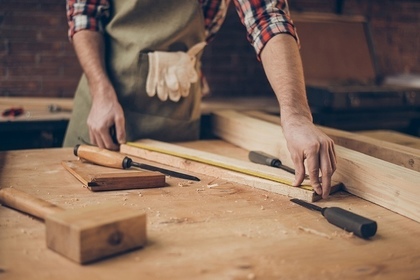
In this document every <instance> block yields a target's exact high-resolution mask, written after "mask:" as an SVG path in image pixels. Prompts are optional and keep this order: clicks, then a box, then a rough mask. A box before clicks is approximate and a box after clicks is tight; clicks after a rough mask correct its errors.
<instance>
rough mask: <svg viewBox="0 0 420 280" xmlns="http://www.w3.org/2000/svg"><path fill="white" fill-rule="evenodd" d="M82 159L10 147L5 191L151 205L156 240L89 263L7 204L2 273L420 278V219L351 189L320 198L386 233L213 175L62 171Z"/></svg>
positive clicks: (2, 173)
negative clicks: (161, 179)
mask: <svg viewBox="0 0 420 280" xmlns="http://www.w3.org/2000/svg"><path fill="white" fill-rule="evenodd" d="M213 143H216V146H217V147H219V148H218V149H217V152H218V153H226V151H229V153H232V151H238V154H240V153H241V151H240V149H236V148H235V147H232V146H231V145H230V144H227V143H225V142H222V141H219V140H215V142H213ZM195 146H197V144H195ZM207 146H208V147H209V149H214V147H215V145H208V143H205V144H203V146H202V149H205V148H206V147H207ZM244 152H245V151H244ZM74 159H75V157H74V155H73V151H72V149H71V148H58V149H39V150H20V151H7V152H2V153H0V187H2V188H6V187H13V188H16V189H19V190H24V191H26V192H28V193H30V194H33V195H36V196H39V197H40V198H42V199H45V200H48V201H50V202H53V203H55V204H58V205H60V206H62V207H63V208H65V209H72V208H78V207H84V206H87V205H92V204H102V203H106V202H117V203H120V204H121V205H126V206H128V207H132V208H133V209H139V210H143V211H145V212H146V213H147V220H148V222H147V223H148V228H147V233H148V242H147V245H146V246H145V247H144V248H142V249H139V250H134V251H130V252H128V253H125V254H121V255H118V256H114V257H111V258H107V259H104V260H101V261H98V262H95V263H91V264H88V265H79V264H76V263H74V262H72V261H70V260H68V259H66V258H64V257H62V256H61V255H58V254H57V253H55V252H53V251H51V250H49V249H47V248H46V244H45V225H44V224H43V222H42V221H41V220H38V219H35V218H33V217H31V216H28V215H26V214H23V213H21V212H17V211H15V210H12V209H10V208H6V207H0V248H1V249H0V278H1V279H60V280H64V279H118V278H119V279H151V278H153V279H418V278H419V277H420V242H419V237H420V224H419V223H417V222H415V221H412V220H410V219H408V218H405V217H403V216H400V215H398V214H395V213H393V212H391V211H389V210H387V209H385V208H382V207H380V206H377V205H374V204H372V203H370V202H368V201H365V200H362V199H360V198H357V197H355V196H353V195H350V194H347V193H345V192H340V193H336V194H334V195H333V196H332V197H331V198H330V199H328V200H327V201H320V202H317V204H318V205H320V206H324V207H325V206H339V207H342V208H345V209H348V210H351V211H353V212H355V213H358V214H361V215H363V216H366V217H369V218H371V219H374V220H376V221H377V222H378V232H377V234H376V236H374V237H373V238H372V239H371V240H364V239H361V238H358V237H356V236H352V235H351V234H349V233H347V232H345V231H343V230H341V229H339V228H337V227H335V226H333V225H331V224H329V223H328V222H327V221H326V220H325V219H324V218H323V217H322V216H321V215H320V213H318V212H314V211H310V210H307V209H305V208H303V207H301V206H298V205H296V204H293V203H291V202H290V201H289V199H290V198H288V197H286V196H282V195H278V194H273V193H269V192H266V191H263V190H259V189H254V188H251V187H247V186H242V185H238V184H234V183H230V182H227V181H223V180H221V179H219V178H214V177H211V174H206V175H203V174H198V173H197V174H192V175H196V176H198V177H200V178H201V181H200V182H194V183H192V182H188V181H186V180H181V179H176V178H172V177H167V180H166V181H167V186H166V187H163V188H154V189H141V190H140V189H137V190H124V191H109V192H96V193H94V192H91V191H89V190H88V189H86V188H84V187H83V186H82V185H81V183H80V182H79V181H78V180H77V179H76V178H75V177H73V176H72V175H71V174H70V173H69V172H67V171H66V170H65V169H64V168H63V167H62V165H61V161H62V160H74ZM143 162H146V163H147V161H144V160H143ZM149 164H154V165H158V166H163V167H165V166H164V165H161V164H157V163H152V162H149ZM167 168H169V167H167ZM172 169H174V168H172ZM178 171H182V170H178Z"/></svg>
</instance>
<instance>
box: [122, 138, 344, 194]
mask: <svg viewBox="0 0 420 280" xmlns="http://www.w3.org/2000/svg"><path fill="white" fill-rule="evenodd" d="M120 151H121V153H124V154H128V155H132V156H136V157H140V158H144V159H147V160H151V161H156V162H161V163H162V162H164V163H165V164H167V165H169V166H174V167H177V168H180V169H182V170H188V171H192V172H197V173H202V174H208V175H211V176H215V177H218V178H221V179H224V180H229V181H232V182H236V183H240V184H244V185H247V186H251V187H255V188H259V189H263V190H266V191H270V192H274V193H278V194H283V195H287V196H290V197H296V198H301V199H304V200H306V201H315V200H319V198H320V197H319V196H318V195H316V193H315V192H314V191H313V189H312V187H311V186H310V185H309V181H308V180H306V181H304V184H303V185H302V186H301V187H292V186H291V185H292V181H293V178H294V175H293V174H290V173H288V172H286V171H284V170H281V169H276V168H273V167H269V166H264V165H260V164H256V163H252V162H249V161H242V160H238V159H234V158H231V157H226V156H221V155H216V154H213V153H207V152H203V151H199V150H195V149H191V148H187V147H182V146H179V145H175V144H169V143H164V142H160V141H155V140H150V139H143V140H139V141H137V142H134V143H129V144H128V145H121V147H120ZM340 187H341V185H340V184H339V183H336V184H335V187H334V189H333V190H334V191H337V190H338V189H339V188H340Z"/></svg>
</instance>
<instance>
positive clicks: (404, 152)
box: [244, 111, 420, 171]
mask: <svg viewBox="0 0 420 280" xmlns="http://www.w3.org/2000/svg"><path fill="white" fill-rule="evenodd" d="M244 113H245V114H246V115H248V116H252V117H255V118H258V119H261V120H265V121H268V122H271V123H274V124H278V125H280V117H277V116H274V115H269V114H267V113H263V112H261V111H248V112H244ZM317 127H318V128H319V129H321V130H322V131H323V132H324V133H325V134H327V135H328V136H329V137H331V139H333V140H334V142H335V144H337V145H340V146H342V147H346V148H349V149H351V150H354V151H358V152H361V153H364V154H366V155H370V156H373V157H376V158H379V159H382V160H385V161H387V162H391V163H394V164H397V165H400V166H404V167H406V168H409V169H412V170H414V171H420V149H418V148H415V145H416V144H417V145H418V146H419V147H420V144H419V143H420V139H419V138H417V137H410V136H407V135H403V134H396V133H395V134H394V133H384V132H383V133H379V132H377V133H370V134H369V133H368V132H367V133H366V135H376V137H375V138H376V139H375V138H373V137H371V136H365V135H364V133H361V134H362V135H361V134H358V133H352V132H347V131H344V130H339V129H334V128H329V127H324V126H319V125H318V126H317ZM393 142H394V143H393ZM395 142H397V143H395ZM398 142H399V143H398Z"/></svg>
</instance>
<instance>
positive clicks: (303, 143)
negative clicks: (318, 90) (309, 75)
mask: <svg viewBox="0 0 420 280" xmlns="http://www.w3.org/2000/svg"><path fill="white" fill-rule="evenodd" d="M229 2H230V0H177V1H168V0H90V1H89V0H86V1H78V0H67V16H68V21H69V27H70V28H69V37H70V38H71V40H72V42H73V45H74V48H75V51H76V53H77V56H78V58H79V61H80V64H81V66H82V68H83V71H84V75H83V76H82V79H81V81H80V83H79V86H78V89H77V91H76V95H75V101H74V112H73V116H72V119H71V121H70V123H69V127H68V130H67V133H66V138H65V141H64V146H74V145H75V144H77V143H79V142H80V141H86V142H90V143H92V144H96V145H98V146H99V147H104V148H107V149H114V150H116V149H118V144H121V143H124V142H125V141H126V140H128V141H132V140H136V139H139V138H153V139H159V140H165V141H185V140H194V139H197V138H198V133H199V118H200V111H199V104H200V100H201V88H200V85H199V83H198V82H197V81H198V74H197V71H199V63H196V62H197V61H199V57H200V53H201V49H202V48H203V47H204V44H203V42H209V41H210V40H211V38H212V37H213V36H214V34H215V33H216V32H217V31H218V29H219V28H220V26H221V24H222V22H223V20H224V18H225V15H226V11H227V7H228V5H229ZM233 2H234V3H235V5H236V9H237V11H238V14H239V16H240V18H241V21H242V23H243V24H244V25H245V27H246V29H247V32H248V39H249V41H250V42H251V44H252V45H253V46H254V48H255V51H256V53H257V57H258V59H259V60H261V62H262V64H263V67H264V69H265V72H266V75H267V78H268V80H269V82H270V84H271V86H272V88H273V90H274V92H275V94H276V96H277V98H278V101H279V104H280V112H281V117H282V118H281V119H282V128H283V131H284V134H285V137H286V140H287V143H288V149H289V151H290V153H291V155H292V159H293V161H294V165H295V170H296V176H295V182H294V185H295V186H298V185H300V184H301V183H302V181H303V179H304V176H305V166H304V161H305V160H306V161H307V167H308V169H309V170H308V174H309V176H310V180H311V184H312V186H313V188H314V190H315V191H316V192H317V193H318V194H322V196H323V197H324V198H325V197H327V196H328V194H329V191H330V187H331V176H332V174H333V173H334V171H335V169H336V158H335V152H334V143H333V141H332V140H331V139H330V138H328V137H327V136H326V135H325V134H324V133H322V132H321V131H320V130H318V129H317V128H316V127H315V126H314V125H313V123H312V116H311V112H310V110H309V106H308V104H307V100H306V93H305V85H304V78H303V70H302V65H301V61H300V55H299V49H298V43H297V41H298V40H297V35H296V32H295V29H294V26H293V23H292V21H291V20H290V18H289V12H288V6H287V1H286V0H278V1H268V0H266V1H256V0H234V1H233ZM110 129H113V131H112V133H114V134H115V138H116V139H114V141H113V139H112V137H111V134H112V133H110ZM115 142H118V143H115ZM319 171H321V173H322V177H321V178H320V177H319ZM321 181H322V183H321Z"/></svg>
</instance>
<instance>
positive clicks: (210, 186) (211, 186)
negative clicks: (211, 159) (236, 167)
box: [207, 184, 219, 189]
mask: <svg viewBox="0 0 420 280" xmlns="http://www.w3.org/2000/svg"><path fill="white" fill-rule="evenodd" d="M217 186H219V184H211V185H207V188H209V189H211V188H214V187H217Z"/></svg>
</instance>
